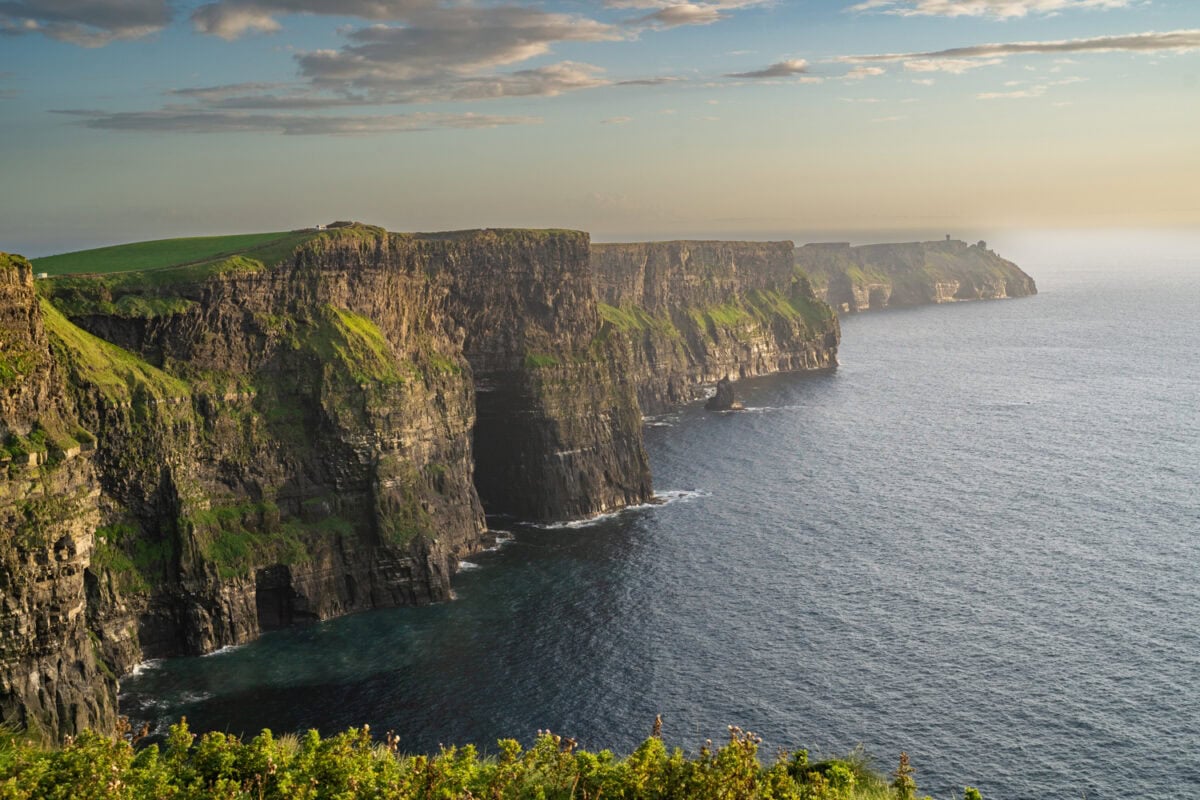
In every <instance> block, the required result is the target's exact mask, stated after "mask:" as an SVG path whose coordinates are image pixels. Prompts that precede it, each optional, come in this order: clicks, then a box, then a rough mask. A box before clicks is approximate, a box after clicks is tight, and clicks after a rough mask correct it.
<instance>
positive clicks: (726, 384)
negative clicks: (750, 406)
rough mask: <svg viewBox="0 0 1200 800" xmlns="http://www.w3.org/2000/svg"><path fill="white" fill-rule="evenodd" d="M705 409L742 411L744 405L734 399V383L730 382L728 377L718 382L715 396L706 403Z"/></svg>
mask: <svg viewBox="0 0 1200 800" xmlns="http://www.w3.org/2000/svg"><path fill="white" fill-rule="evenodd" d="M704 407H705V408H706V409H708V410H709V411H737V410H739V409H741V407H742V404H741V403H739V402H738V401H737V398H736V397H734V393H733V381H731V380H729V378H728V376H726V377H724V378H721V380H719V381H717V389H716V391H715V392H713V396H712V397H710V398H708V400H707V401H705V403H704Z"/></svg>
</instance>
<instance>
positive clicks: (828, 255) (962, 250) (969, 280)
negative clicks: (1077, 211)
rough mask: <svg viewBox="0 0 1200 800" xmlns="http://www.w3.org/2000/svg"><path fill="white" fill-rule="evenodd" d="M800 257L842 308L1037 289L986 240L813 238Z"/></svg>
mask: <svg viewBox="0 0 1200 800" xmlns="http://www.w3.org/2000/svg"><path fill="white" fill-rule="evenodd" d="M795 257H796V267H797V269H798V270H799V271H800V272H801V273H803V274H805V275H807V276H808V277H809V278H810V279H811V281H812V283H813V286H814V288H815V289H816V291H817V294H818V296H820V297H821V298H822V299H824V300H826V301H827V302H828V303H829V304H830V305H832V306H834V307H835V308H837V309H839V310H841V311H843V312H855V311H865V310H868V309H881V308H888V307H894V306H912V305H920V304H924V303H947V302H953V301H959V300H990V299H999V298H1007V297H1023V296H1025V295H1030V294H1036V293H1037V287H1036V285H1035V284H1034V282H1033V279H1032V278H1030V277H1029V276H1028V275H1026V274H1025V273H1024V272H1022V271H1021V269H1020V268H1019V267H1017V265H1016V264H1013V263H1012V262H1011V261H1007V260H1005V259H1003V258H1001V257H1000V256H998V255H997V254H996V253H995V252H993V251H992V250H989V249H988V247H987V243H986V242H977V243H976V244H973V245H968V244H967V243H966V242H962V241H957V240H953V239H947V240H945V241H935V242H908V243H903V244H874V245H863V246H861V247H851V246H850V245H849V244H848V243H845V242H838V243H828V244H808V245H805V246H803V247H800V248H797V249H796V255H795Z"/></svg>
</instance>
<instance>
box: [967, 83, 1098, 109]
mask: <svg viewBox="0 0 1200 800" xmlns="http://www.w3.org/2000/svg"><path fill="white" fill-rule="evenodd" d="M1086 80H1087V78H1080V77H1074V76H1073V77H1070V78H1063V79H1061V80H1057V81H1048V82H1046V83H1039V84H1035V85H1032V86H1029V87H1028V88H1025V89H1012V91H1008V92H981V93H980V94H977V95H975V99H977V100H1023V99H1026V98H1030V97H1042V96H1043V95H1045V94H1046V92H1048V91H1049V90H1050V88H1051V87H1052V86H1070V85H1071V84H1074V83H1083V82H1084V81H1086ZM1022 83H1023V81H1007V82H1005V84H1004V85H1005V86H1007V87H1014V86H1020V85H1021V84H1022ZM1055 105H1060V104H1058V103H1056V104H1055Z"/></svg>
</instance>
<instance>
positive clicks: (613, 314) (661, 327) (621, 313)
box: [597, 303, 680, 338]
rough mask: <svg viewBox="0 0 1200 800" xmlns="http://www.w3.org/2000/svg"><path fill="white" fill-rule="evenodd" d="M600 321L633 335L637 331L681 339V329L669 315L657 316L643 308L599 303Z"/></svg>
mask: <svg viewBox="0 0 1200 800" xmlns="http://www.w3.org/2000/svg"><path fill="white" fill-rule="evenodd" d="M597 309H598V310H599V312H600V319H602V320H604V321H605V322H607V323H608V324H609V325H611V326H612V327H614V328H616V329H617V330H619V331H624V332H626V333H632V332H636V331H658V332H659V333H663V334H666V335H667V336H671V337H673V338H679V336H680V333H679V329H678V328H676V327H675V323H673V322H672V321H671V318H670V317H668V316H667V315H665V314H663V315H656V314H651V313H650V312H648V311H646V310H645V309H644V308H642V307H641V306H621V307H620V308H618V307H616V306H610V305H607V304H606V303H598V304H597Z"/></svg>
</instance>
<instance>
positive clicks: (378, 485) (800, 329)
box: [0, 225, 838, 738]
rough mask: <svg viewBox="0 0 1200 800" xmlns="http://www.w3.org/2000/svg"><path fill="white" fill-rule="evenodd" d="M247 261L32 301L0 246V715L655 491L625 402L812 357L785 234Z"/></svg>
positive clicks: (52, 717)
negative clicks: (506, 532)
mask: <svg viewBox="0 0 1200 800" xmlns="http://www.w3.org/2000/svg"><path fill="white" fill-rule="evenodd" d="M264 248H265V249H260V250H259V251H255V252H254V253H244V254H242V255H235V256H230V257H223V258H218V259H214V260H213V261H211V262H205V263H201V264H189V265H186V266H182V267H177V268H171V269H163V270H157V271H154V270H152V271H142V272H128V273H112V274H105V275H75V276H69V277H59V278H55V279H52V280H46V281H39V282H37V284H36V286H35V283H34V281H33V280H32V271H31V269H30V265H29V264H28V262H26V261H24V260H23V259H20V258H17V257H9V256H0V437H2V439H3V447H4V450H3V457H2V458H0V462H2V466H3V468H4V473H3V476H2V477H3V481H0V526H2V530H3V532H4V535H3V538H2V539H0V603H2V605H0V626H2V628H3V639H2V641H0V715H2V718H3V721H4V722H8V723H13V724H16V725H19V726H22V727H26V728H28V729H30V730H32V731H36V732H39V733H40V734H41V735H43V736H45V737H46V738H59V737H62V736H64V735H67V734H70V733H74V732H76V731H78V730H80V729H81V728H83V727H96V728H101V729H106V728H111V727H112V726H113V724H114V722H115V718H116V717H115V715H116V689H117V677H118V676H119V675H121V674H124V673H125V672H127V671H128V670H130V669H131V668H132V667H133V666H134V665H135V664H136V663H138V662H139V661H141V660H143V659H146V658H154V657H161V656H170V655H184V654H199V653H205V652H210V651H212V650H215V649H218V648H220V647H223V646H226V645H232V644H239V643H242V642H246V641H249V640H251V639H254V638H255V637H257V636H258V635H259V634H260V633H261V632H262V631H264V630H267V629H271V628H275V627H280V626H285V625H291V624H295V623H297V622H303V621H307V620H318V619H324V618H328V617H332V616H336V615H340V614H345V613H349V612H353V611H358V610H363V609H368V608H376V607H383V606H392V605H402V604H420V603H429V602H435V601H440V600H445V599H447V598H449V597H451V596H452V590H451V583H450V581H451V578H452V575H453V573H454V571H455V569H456V568H457V563H458V561H459V560H460V559H461V558H462V557H463V556H465V555H467V554H469V553H471V552H473V551H474V550H475V549H477V548H478V547H480V546H481V543H482V541H483V537H484V534H485V532H486V523H485V511H486V512H487V513H491V514H507V515H512V516H515V517H518V518H520V519H526V520H550V519H564V518H574V517H582V516H588V515H592V514H596V513H600V512H604V511H609V510H612V509H616V508H620V507H622V506H625V505H630V504H639V503H644V502H646V501H647V500H649V499H650V498H651V496H652V490H651V481H650V473H649V468H648V462H647V458H646V453H645V450H644V448H643V445H642V428H641V421H642V419H641V407H640V406H639V399H640V400H641V402H642V403H644V404H646V407H648V408H650V409H655V410H657V409H661V408H663V407H664V406H665V404H668V403H674V402H680V401H683V400H687V399H691V398H693V397H696V396H698V393H699V391H700V388H701V386H702V384H703V383H705V382H706V381H707V382H711V381H712V380H715V379H716V378H717V377H719V376H723V375H725V374H730V375H738V376H741V377H745V376H749V375H758V374H764V373H767V372H774V371H778V370H782V369H812V368H817V369H819V368H826V367H830V366H833V365H834V364H835V363H836V361H835V357H836V356H835V354H836V347H837V336H838V329H837V321H836V318H835V317H834V315H833V314H832V312H831V311H830V310H829V308H828V307H827V306H825V305H824V304H822V303H820V302H819V301H818V300H816V298H815V297H814V296H813V294H812V291H811V289H810V287H809V285H808V282H807V280H806V279H805V278H804V277H803V276H799V275H797V274H796V273H795V272H794V271H793V269H792V267H791V261H790V258H791V257H790V253H791V245H790V243H779V244H771V245H758V244H750V243H740V244H739V243H731V244H722V243H673V244H666V245H626V246H601V247H599V248H592V247H591V246H590V243H589V239H588V236H587V234H584V233H578V232H572V231H513V230H500V231H469V232H459V233H447V234H427V235H401V234H390V233H387V232H386V231H383V230H381V229H378V228H371V227H368V226H362V225H345V226H339V227H337V228H333V229H331V230H328V231H306V232H297V233H296V234H293V235H288V236H285V237H284V238H283V239H281V240H280V242H279V243H277V244H272V245H270V246H267V245H264ZM39 295H40V296H39Z"/></svg>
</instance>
